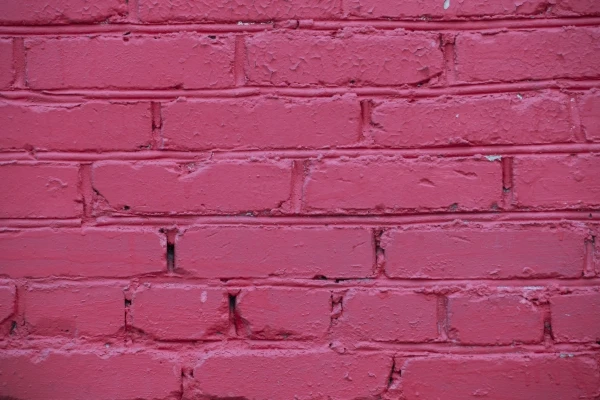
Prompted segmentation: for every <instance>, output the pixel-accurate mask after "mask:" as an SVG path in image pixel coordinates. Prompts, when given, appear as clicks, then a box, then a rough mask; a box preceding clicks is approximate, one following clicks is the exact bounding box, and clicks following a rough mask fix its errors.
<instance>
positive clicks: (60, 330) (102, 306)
mask: <svg viewBox="0 0 600 400" xmlns="http://www.w3.org/2000/svg"><path fill="white" fill-rule="evenodd" d="M19 301H20V307H19V311H21V312H23V314H24V318H25V322H26V325H27V331H28V332H29V333H30V334H33V335H43V336H70V337H80V336H104V335H112V334H115V333H116V332H117V331H118V330H119V329H121V328H122V327H123V326H124V315H125V306H124V305H123V303H124V295H123V288H122V287H118V286H115V285H100V284H89V283H86V284H84V283H82V284H69V285H31V286H29V287H28V288H27V289H25V290H22V291H21V292H20V296H19Z"/></svg>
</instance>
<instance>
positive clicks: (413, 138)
mask: <svg viewBox="0 0 600 400" xmlns="http://www.w3.org/2000/svg"><path fill="white" fill-rule="evenodd" d="M568 102H569V98H568V97H566V96H564V95H560V94H556V93H552V92H546V93H542V94H541V95H539V94H536V95H532V96H528V95H525V96H522V95H520V94H510V95H506V94H502V95H486V96H472V97H470V96H469V97H466V96H460V97H458V96H457V97H449V98H441V99H433V100H430V99H424V100H417V101H411V100H393V101H385V102H382V103H380V104H378V105H377V106H376V107H375V108H374V109H373V115H372V122H373V124H374V125H375V127H374V128H373V129H372V135H373V138H374V140H375V143H377V144H381V145H384V146H389V147H422V146H455V145H475V146H477V145H491V144H499V145H510V144H537V143H540V144H541V143H564V142H573V141H575V137H574V126H573V124H572V122H571V121H570V119H571V117H570V115H569V106H568V104H569V103H568Z"/></svg>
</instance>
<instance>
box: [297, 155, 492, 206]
mask: <svg viewBox="0 0 600 400" xmlns="http://www.w3.org/2000/svg"><path fill="white" fill-rule="evenodd" d="M501 182H502V172H501V167H500V163H498V162H490V161H487V160H485V159H460V160H448V159H446V160H444V159H431V158H420V159H417V160H414V159H410V160H409V159H402V158H398V159H392V158H389V159H387V158H386V159H384V158H366V157H365V158H358V159H353V160H325V161H318V162H314V163H313V165H312V167H311V170H310V172H309V175H308V178H307V182H306V184H305V187H304V206H305V209H306V210H307V211H321V212H323V211H327V212H329V213H340V212H355V213H388V212H397V211H400V210H436V209H437V210H440V209H444V210H446V209H448V208H450V209H451V210H490V209H493V208H495V207H497V204H498V203H499V202H500V198H501V191H502V188H501V186H502V183H501Z"/></svg>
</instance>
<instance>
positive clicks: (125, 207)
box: [123, 206, 131, 211]
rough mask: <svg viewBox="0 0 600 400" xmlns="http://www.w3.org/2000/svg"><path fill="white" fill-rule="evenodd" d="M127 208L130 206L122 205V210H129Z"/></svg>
mask: <svg viewBox="0 0 600 400" xmlns="http://www.w3.org/2000/svg"><path fill="white" fill-rule="evenodd" d="M129 209H131V207H129V206H123V210H125V211H129Z"/></svg>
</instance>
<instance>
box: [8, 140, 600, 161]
mask: <svg viewBox="0 0 600 400" xmlns="http://www.w3.org/2000/svg"><path fill="white" fill-rule="evenodd" d="M598 152H600V143H572V144H570V143H569V144H540V145H515V146H508V145H506V146H504V145H493V146H472V147H428V148H425V147H423V148H418V149H389V148H385V149H382V148H375V147H370V148H358V147H356V148H347V149H333V150H330V149H321V150H285V149H280V150H213V151H210V150H208V151H199V152H191V151H190V152H186V151H171V150H142V151H130V152H127V151H107V152H104V153H92V152H89V153H86V152H57V151H48V152H45V151H44V152H43V151H39V152H34V153H30V152H27V151H9V152H4V153H2V152H0V163H6V162H22V163H37V162H67V163H68V162H94V161H132V162H133V161H156V160H160V161H164V162H175V163H177V162H189V161H197V162H209V161H210V162H213V161H235V160H237V161H239V160H247V159H255V160H256V159H264V160H280V159H323V158H342V157H343V158H360V157H402V158H419V157H423V156H433V157H447V158H464V157H479V156H486V155H489V156H494V157H496V156H501V157H502V156H528V157H544V156H549V155H559V154H592V153H598ZM490 162H494V160H490Z"/></svg>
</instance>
